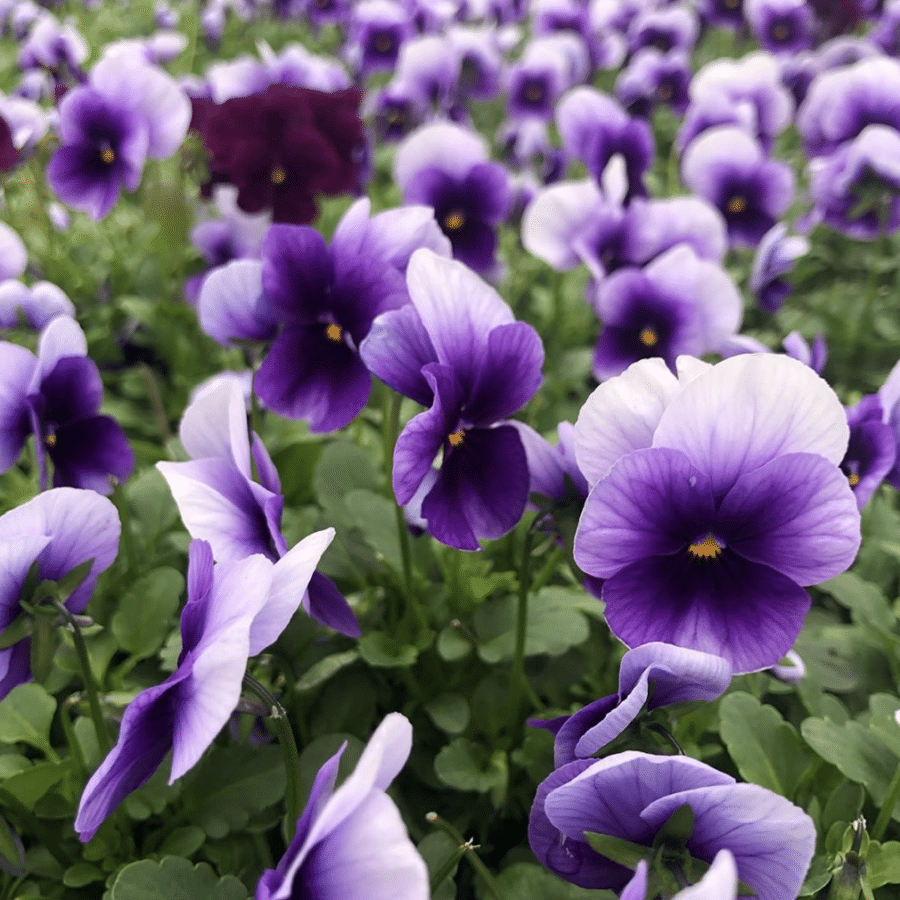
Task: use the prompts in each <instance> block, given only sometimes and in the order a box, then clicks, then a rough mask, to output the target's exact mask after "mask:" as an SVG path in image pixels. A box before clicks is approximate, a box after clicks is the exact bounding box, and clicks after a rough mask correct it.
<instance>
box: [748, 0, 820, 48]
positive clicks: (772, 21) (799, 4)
mask: <svg viewBox="0 0 900 900" xmlns="http://www.w3.org/2000/svg"><path fill="white" fill-rule="evenodd" d="M744 14H745V15H746V17H747V23H748V24H749V25H750V30H751V31H752V32H753V36H754V37H755V38H756V40H757V41H758V42H759V44H760V46H761V47H762V48H763V49H764V50H768V51H769V52H770V53H775V54H785V55H792V54H794V53H797V52H798V51H801V50H808V49H809V48H810V47H812V46H813V39H814V37H815V24H816V20H815V15H814V14H813V11H812V9H811V8H810V6H809V4H808V3H806V0H744Z"/></svg>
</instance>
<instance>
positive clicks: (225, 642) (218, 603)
mask: <svg viewBox="0 0 900 900" xmlns="http://www.w3.org/2000/svg"><path fill="white" fill-rule="evenodd" d="M333 537H334V529H333V528H328V529H326V530H324V531H318V532H316V533H314V534H311V535H309V536H308V537H306V538H304V539H303V540H302V541H301V542H300V543H299V544H297V545H296V546H295V547H294V548H292V549H291V551H290V552H289V553H288V554H287V555H286V556H284V557H282V558H281V559H280V560H279V561H278V562H277V563H272V562H271V560H268V559H266V558H265V557H264V556H261V555H259V554H256V555H253V556H248V557H246V558H245V559H240V560H232V561H229V562H222V563H218V564H215V565H214V564H213V552H212V548H211V547H210V546H209V544H207V543H206V542H205V541H199V540H195V541H192V542H191V546H190V551H189V558H188V573H187V603H186V604H185V607H184V609H183V610H182V613H181V642H182V644H181V653H180V655H179V657H178V668H177V669H176V670H175V671H174V672H173V673H172V674H171V675H170V676H169V677H168V678H167V679H166V680H165V681H164V682H163V683H162V684H159V685H155V686H154V687H149V688H147V689H146V690H143V691H141V693H139V694H138V695H137V696H136V697H135V698H134V700H132V701H131V703H129V704H128V707H127V708H126V710H125V714H124V715H123V717H122V726H121V728H120V730H119V738H118V741H117V742H116V746H115V747H113V749H112V750H111V751H110V752H109V753H108V754H107V756H106V759H104V760H103V762H102V763H101V764H100V768H99V769H97V771H96V772H94V774H93V775H92V776H91V778H90V780H89V781H88V783H87V785H86V787H85V789H84V793H83V794H82V796H81V802H80V803H79V805H78V814H77V816H76V818H75V830H76V831H77V832H78V834H79V837H80V838H81V840H82V841H85V842H87V841H89V840H90V839H91V838H92V837H93V836H94V835H95V834H96V833H97V829H98V828H99V827H100V825H102V824H103V822H104V820H105V819H106V818H107V817H108V816H109V815H110V813H111V812H112V811H113V810H114V809H115V808H116V807H117V806H118V805H119V804H120V803H121V802H122V801H123V800H124V799H125V797H126V796H127V795H128V794H130V793H131V792H132V791H134V790H137V788H139V787H140V786H141V785H142V784H145V783H146V782H147V780H148V779H149V778H150V776H151V775H153V773H154V772H155V771H156V770H157V768H159V766H160V764H161V763H162V761H163V760H164V759H165V757H166V756H167V754H168V753H169V752H170V751H171V753H172V769H171V776H170V778H169V784H172V783H173V782H174V781H176V780H177V779H178V778H181V776H182V775H184V774H185V772H188V771H189V770H190V769H192V768H193V767H194V766H195V765H196V764H197V762H198V761H199V760H200V757H201V756H202V755H203V753H204V751H205V750H206V748H207V747H209V745H210V744H211V743H212V742H213V739H214V738H215V736H216V735H217V734H218V733H219V732H220V731H221V730H222V728H223V727H224V726H225V724H226V723H227V722H228V719H229V717H230V716H231V714H232V713H233V712H234V709H235V707H236V706H237V703H238V700H239V699H240V695H241V681H242V679H243V677H244V671H245V670H246V668H247V660H248V659H249V658H250V657H251V656H256V655H257V654H258V653H260V652H262V651H263V650H265V648H266V647H268V646H269V645H270V644H271V643H273V642H274V641H275V640H276V639H277V638H278V636H279V635H280V634H281V632H282V631H283V630H284V628H285V627H286V626H287V623H288V622H289V621H290V618H291V616H292V615H293V613H294V612H295V611H296V609H297V607H298V605H299V603H300V596H302V594H303V592H304V591H305V589H306V585H307V583H308V582H309V579H310V577H311V575H312V573H313V570H314V569H315V567H316V565H317V564H318V562H319V558H320V557H321V556H322V553H324V551H325V549H326V547H327V546H328V544H330V543H331V540H332V538H333Z"/></svg>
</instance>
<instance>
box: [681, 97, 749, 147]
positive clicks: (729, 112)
mask: <svg viewBox="0 0 900 900" xmlns="http://www.w3.org/2000/svg"><path fill="white" fill-rule="evenodd" d="M689 93H690V92H689ZM720 125H734V126H736V127H737V128H743V129H744V131H746V132H747V133H748V134H751V135H752V134H754V133H755V132H756V113H755V112H754V110H753V108H752V107H751V106H749V105H748V104H746V103H743V104H742V103H733V102H732V101H731V100H729V99H728V98H727V97H726V96H725V95H724V94H716V93H710V94H709V95H707V96H705V97H703V99H702V100H691V101H690V102H689V103H688V107H687V110H686V111H685V114H684V120H683V121H682V123H681V126H680V127H679V129H678V134H677V135H676V136H675V147H676V149H677V150H678V152H679V154H681V155H682V156H683V155H684V151H685V150H686V149H687V148H688V147H689V146H690V144H691V142H692V141H693V140H694V139H695V138H696V137H697V136H698V135H700V134H703V133H704V132H705V131H708V130H709V129H711V128H718V127H719V126H720Z"/></svg>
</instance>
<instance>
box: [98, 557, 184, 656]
mask: <svg viewBox="0 0 900 900" xmlns="http://www.w3.org/2000/svg"><path fill="white" fill-rule="evenodd" d="M183 590H184V577H183V576H182V574H181V573H180V572H179V571H177V570H176V569H171V568H168V567H166V566H164V567H162V568H159V569H154V570H153V571H152V572H149V573H148V574H147V575H145V576H144V577H143V578H139V579H138V580H137V581H135V582H134V583H133V584H132V585H131V586H130V588H129V589H128V590H126V592H125V595H124V597H123V598H122V600H121V603H120V606H119V610H118V612H116V614H115V615H114V616H113V619H112V631H113V634H114V635H115V637H116V640H117V641H118V642H119V645H120V646H121V647H122V649H123V650H127V651H128V652H129V653H130V654H131V655H132V656H134V657H138V658H140V659H143V658H145V657H148V656H153V654H154V653H156V651H157V650H159V648H160V647H161V646H162V644H163V641H164V640H165V639H166V637H167V636H168V634H169V632H170V631H171V628H172V619H173V617H174V616H175V613H176V611H177V609H178V605H179V602H180V600H181V594H182V591H183Z"/></svg>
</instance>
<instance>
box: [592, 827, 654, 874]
mask: <svg viewBox="0 0 900 900" xmlns="http://www.w3.org/2000/svg"><path fill="white" fill-rule="evenodd" d="M584 837H585V840H586V841H587V842H588V844H590V846H591V849H592V850H594V851H596V852H597V853H599V854H600V855H601V856H605V857H606V858H607V859H611V860H612V861H613V862H616V863H619V865H621V866H626V867H627V868H629V869H636V868H637V864H638V863H639V862H640V861H641V860H642V859H645V860H647V861H648V862H649V861H650V860H651V859H652V858H653V850H651V849H650V847H645V846H644V845H643V844H633V843H632V842H631V841H626V840H623V839H622V838H617V837H613V836H612V835H611V834H595V833H594V832H592V831H586V832H585V833H584Z"/></svg>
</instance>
